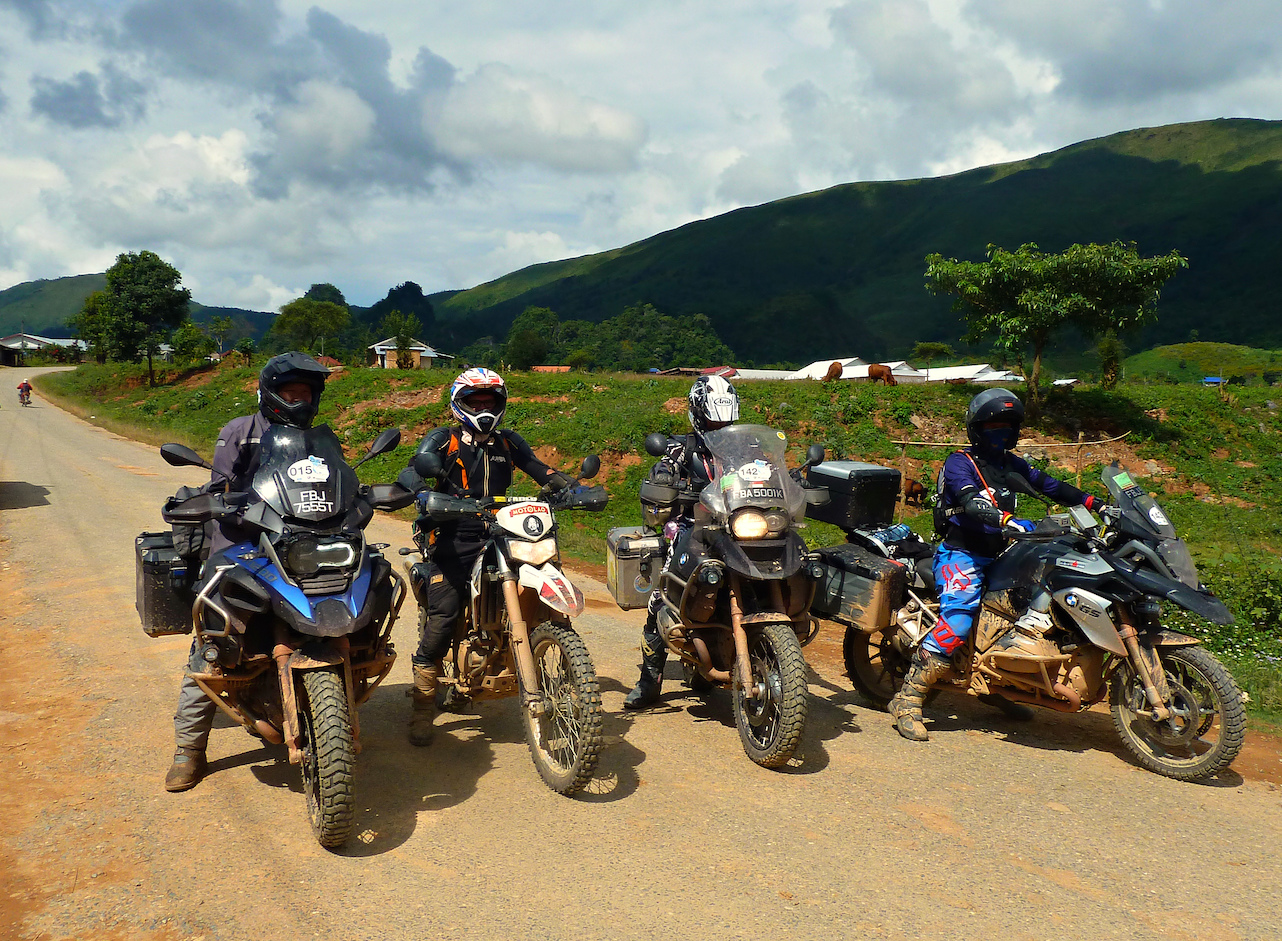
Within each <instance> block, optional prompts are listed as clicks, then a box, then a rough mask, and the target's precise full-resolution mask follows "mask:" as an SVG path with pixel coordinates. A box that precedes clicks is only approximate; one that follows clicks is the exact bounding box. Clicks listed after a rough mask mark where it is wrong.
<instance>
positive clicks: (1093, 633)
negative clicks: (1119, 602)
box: [1052, 588, 1126, 657]
mask: <svg viewBox="0 0 1282 941" xmlns="http://www.w3.org/2000/svg"><path fill="white" fill-rule="evenodd" d="M1052 597H1053V598H1054V599H1055V601H1056V603H1058V604H1059V606H1060V609H1061V610H1063V611H1065V612H1067V613H1068V616H1069V617H1071V618H1072V619H1073V623H1075V624H1076V625H1077V626H1078V627H1079V628H1081V630H1082V633H1083V634H1085V635H1086V637H1087V639H1088V640H1090V642H1091V643H1092V644H1094V645H1095V646H1096V647H1099V648H1101V649H1103V650H1107V651H1108V652H1109V653H1115V654H1117V655H1118V656H1119V657H1125V656H1126V645H1125V644H1123V643H1122V637H1121V635H1120V634H1118V633H1117V628H1116V627H1115V626H1114V625H1113V618H1112V616H1111V615H1110V614H1109V611H1108V609H1109V608H1110V607H1111V606H1112V602H1111V601H1109V600H1108V599H1107V598H1103V597H1101V596H1099V595H1097V594H1095V593H1094V592H1092V591H1087V590H1086V589H1085V588H1061V589H1060V590H1059V591H1057V592H1055V594H1054V595H1053V596H1052Z"/></svg>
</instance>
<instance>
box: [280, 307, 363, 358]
mask: <svg viewBox="0 0 1282 941" xmlns="http://www.w3.org/2000/svg"><path fill="white" fill-rule="evenodd" d="M351 319H352V315H351V313H350V312H349V311H348V309H347V308H346V307H343V306H341V305H339V304H335V303H334V302H333V301H316V300H312V299H311V298H309V297H298V298H295V299H294V300H292V301H290V302H289V303H288V304H286V305H285V306H283V307H282V308H281V309H280V315H279V316H278V317H277V318H276V322H275V323H273V324H272V333H275V334H277V335H279V336H282V337H286V338H287V339H289V340H290V341H291V342H292V343H293V344H294V346H295V347H296V348H297V349H299V350H302V351H304V352H311V351H314V350H315V349H316V346H317V344H318V343H322V342H323V341H324V339H325V338H326V337H330V336H333V335H334V334H336V333H338V332H339V331H340V330H342V329H343V328H344V327H346V326H347V325H348V323H350V322H351Z"/></svg>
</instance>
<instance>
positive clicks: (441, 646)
mask: <svg viewBox="0 0 1282 941" xmlns="http://www.w3.org/2000/svg"><path fill="white" fill-rule="evenodd" d="M469 548H470V547H469ZM481 549H482V546H477V547H476V548H475V549H471V551H466V552H462V553H460V554H458V555H453V554H451V555H445V554H433V556H432V558H431V559H429V560H428V561H426V562H423V563H422V564H421V565H418V566H415V568H416V569H417V570H418V571H420V572H422V574H423V579H422V583H421V587H420V586H418V585H416V586H415V594H416V595H418V602H419V606H420V608H419V621H418V624H419V635H418V649H417V650H416V651H414V656H413V657H411V658H410V659H411V660H412V661H413V663H414V665H415V666H420V667H423V666H427V665H428V664H430V663H435V662H436V661H438V660H440V659H441V658H442V657H444V656H445V655H446V654H447V653H448V652H449V649H450V643H451V642H452V641H453V639H454V626H455V624H456V623H457V622H458V618H459V614H460V613H461V612H462V610H463V605H465V604H467V603H468V602H469V600H470V598H471V592H470V590H469V588H468V579H469V578H470V577H471V574H472V566H473V564H475V562H476V557H477V556H478V555H480V554H481ZM416 581H417V579H416ZM420 592H421V594H420Z"/></svg>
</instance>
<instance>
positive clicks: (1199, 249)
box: [433, 120, 1282, 370]
mask: <svg viewBox="0 0 1282 941" xmlns="http://www.w3.org/2000/svg"><path fill="white" fill-rule="evenodd" d="M1279 198H1282V122H1271V121H1254V120H1218V121H1205V122H1199V123H1194V124H1183V125H1174V126H1170V127H1163V128H1145V129H1140V130H1135V131H1128V132H1125V133H1122V134H1115V135H1112V136H1110V137H1105V138H1101V139H1099V140H1093V141H1086V142H1083V143H1080V144H1075V145H1073V146H1071V147H1066V148H1064V149H1062V150H1058V151H1055V152H1054V153H1051V154H1044V155H1041V156H1039V157H1035V158H1032V159H1030V160H1024V161H1019V162H1015V163H1011V164H1006V165H1002V166H996V167H986V168H981V169H977V170H971V171H968V172H966V173H961V174H957V175H955V176H950V177H943V178H938V179H928V180H916V181H908V182H888V183H858V184H849V185H844V186H837V187H833V188H831V189H828V190H824V191H822V192H817V193H810V194H807V195H803V196H796V197H792V198H790V199H784V200H778V201H776V202H772V203H767V204H765V205H762V206H756V207H752V208H749V209H741V210H737V211H735V212H730V213H726V214H724V215H721V216H717V217H715V218H712V219H707V220H702V221H699V222H694V223H691V224H689V225H686V226H682V227H681V228H678V229H674V230H672V231H670V232H664V233H662V234H659V235H655V236H653V237H651V238H649V239H646V240H644V241H641V242H637V243H635V244H633V245H629V246H626V247H624V248H621V249H615V250H613V251H609V252H604V253H601V254H598V255H589V256H584V257H581V258H574V259H569V260H566V261H560V262H551V263H548V264H544V265H537V266H534V267H531V268H526V269H522V270H521V271H517V272H514V273H512V274H510V275H507V276H505V277H503V278H500V279H498V280H496V281H492V282H489V283H488V284H484V285H481V286H479V287H477V288H473V289H472V290H470V291H461V292H452V293H450V294H448V295H437V296H435V297H434V298H433V300H434V302H435V304H436V307H437V318H438V321H439V325H440V326H439V329H438V332H437V337H438V338H439V341H440V342H441V343H443V344H445V345H446V347H447V348H453V349H459V348H462V347H464V346H466V345H467V344H468V343H470V342H472V341H473V340H475V339H476V338H478V337H483V336H491V337H503V336H505V335H506V333H507V330H508V327H509V326H510V325H511V323H512V322H513V320H514V319H515V318H516V317H517V315H519V314H520V313H521V312H522V311H524V310H525V309H526V308H527V307H547V308H550V309H552V310H555V311H556V312H557V314H558V315H559V316H560V317H561V318H562V320H565V321H571V320H588V321H593V322H600V321H601V320H605V319H608V318H610V317H613V316H616V315H617V314H618V313H619V312H620V311H622V310H624V309H625V308H626V307H628V306H629V305H633V304H635V303H637V302H638V301H643V302H647V303H650V304H653V305H654V306H655V307H656V308H658V309H659V310H662V311H664V312H665V313H667V314H669V315H671V316H674V317H678V318H680V317H684V316H686V315H689V314H693V313H704V314H706V315H707V316H708V317H709V319H710V320H711V322H712V326H713V328H714V329H715V331H716V333H717V335H718V336H719V337H720V338H721V339H722V340H723V341H724V342H725V343H726V344H727V345H728V346H729V347H730V348H731V350H733V351H734V354H735V357H736V359H737V361H739V362H743V363H752V362H781V361H796V362H808V361H811V360H813V359H817V358H819V357H821V356H836V355H859V356H862V357H864V358H865V359H889V358H899V357H902V356H905V355H907V354H908V352H909V351H910V350H911V348H912V346H913V344H914V343H915V342H918V341H929V342H942V343H955V342H956V341H957V339H958V337H960V336H961V335H962V333H963V332H964V329H965V328H964V325H963V324H962V323H961V321H960V320H959V319H958V317H957V316H956V315H955V314H954V313H953V312H951V311H950V310H949V304H948V301H947V299H945V298H940V297H934V296H932V295H930V294H929V293H928V292H927V291H925V290H924V289H923V278H922V263H921V259H922V258H924V257H925V256H926V255H927V254H930V253H932V252H937V253H939V254H941V255H943V256H944V257H950V258H981V257H983V254H984V250H985V246H987V245H989V244H999V245H1002V244H1004V245H1021V244H1024V243H1026V242H1036V243H1037V244H1039V245H1041V246H1042V247H1043V248H1045V249H1046V250H1047V251H1062V250H1063V249H1065V248H1067V247H1068V246H1069V245H1072V244H1073V243H1075V242H1080V243H1086V242H1097V243H1109V242H1113V241H1121V242H1123V243H1131V242H1134V243H1135V244H1137V245H1138V246H1139V248H1140V250H1141V251H1142V252H1143V253H1144V254H1145V255H1166V254H1169V253H1170V252H1172V251H1179V252H1180V254H1181V255H1183V256H1184V257H1186V258H1188V260H1189V270H1188V271H1186V272H1182V273H1181V274H1180V275H1179V277H1177V278H1174V279H1173V280H1172V281H1171V282H1170V283H1169V284H1168V286H1167V289H1166V290H1165V292H1164V294H1163V297H1162V310H1161V316H1160V318H1158V319H1157V320H1156V321H1155V322H1153V323H1151V324H1149V325H1147V326H1145V327H1143V328H1141V329H1140V331H1139V332H1138V333H1136V334H1134V335H1127V336H1124V337H1123V339H1124V340H1125V341H1126V342H1127V344H1128V345H1130V346H1131V347H1132V348H1134V349H1143V348H1145V347H1148V346H1152V345H1154V344H1157V343H1171V342H1176V341H1178V340H1183V339H1184V338H1185V337H1187V336H1188V333H1189V331H1190V330H1192V329H1196V328H1200V329H1202V330H1203V332H1205V333H1207V334H1208V336H1209V335H1210V330H1209V329H1208V326H1207V324H1208V317H1210V316H1213V318H1214V319H1213V321H1210V322H1212V323H1213V324H1214V331H1215V332H1214V339H1216V340H1221V341H1227V342H1237V343H1244V342H1252V343H1256V344H1265V345H1276V346H1282V320H1279V319H1278V318H1277V317H1275V316H1274V314H1273V308H1274V296H1273V295H1274V290H1273V284H1272V276H1271V275H1270V274H1269V272H1270V271H1272V270H1273V268H1274V265H1275V260H1274V258H1273V254H1274V250H1273V246H1274V245H1276V244H1277V242H1278V241H1279V237H1280V236H1282V231H1280V230H1282V218H1278V217H1277V215H1276V214H1273V213H1262V212H1260V206H1265V205H1272V204H1274V203H1276V202H1277V201H1278V200H1279ZM1066 340H1067V342H1069V343H1074V342H1077V338H1076V336H1074V335H1071V334H1070V335H1068V337H1067V338H1066ZM1084 348H1085V347H1084ZM971 352H972V353H974V352H978V354H979V355H981V356H987V355H988V353H987V351H971ZM1072 368H1073V369H1074V370H1076V369H1079V368H1081V367H1080V366H1077V365H1074V366H1073V367H1072Z"/></svg>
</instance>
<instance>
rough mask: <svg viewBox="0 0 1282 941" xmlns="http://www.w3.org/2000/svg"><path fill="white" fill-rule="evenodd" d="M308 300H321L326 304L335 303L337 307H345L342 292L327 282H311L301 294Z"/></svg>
mask: <svg viewBox="0 0 1282 941" xmlns="http://www.w3.org/2000/svg"><path fill="white" fill-rule="evenodd" d="M303 297H305V298H307V299H308V300H309V301H323V302H325V303H327V304H337V305H338V306H339V307H347V306H348V303H347V298H345V297H343V292H342V291H340V290H339V289H338V288H336V287H334V285H332V284H329V283H328V282H326V283H324V284H313V285H312V286H311V287H309V288H308V289H307V293H306V294H304V295H303Z"/></svg>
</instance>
